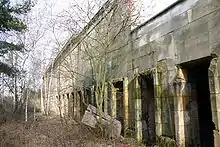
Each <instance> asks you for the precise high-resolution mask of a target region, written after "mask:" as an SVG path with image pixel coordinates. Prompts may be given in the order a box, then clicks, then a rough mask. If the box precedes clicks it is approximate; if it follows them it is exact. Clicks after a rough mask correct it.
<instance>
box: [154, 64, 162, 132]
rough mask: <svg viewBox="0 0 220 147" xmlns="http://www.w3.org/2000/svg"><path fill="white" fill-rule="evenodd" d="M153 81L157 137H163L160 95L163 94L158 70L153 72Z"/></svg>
mask: <svg viewBox="0 0 220 147" xmlns="http://www.w3.org/2000/svg"><path fill="white" fill-rule="evenodd" d="M153 79H154V90H155V92H154V96H155V123H156V125H155V126H156V135H157V136H161V135H162V119H161V113H162V112H161V111H162V109H161V99H160V94H161V92H162V89H161V86H160V85H159V77H158V71H157V68H155V69H154V70H153Z"/></svg>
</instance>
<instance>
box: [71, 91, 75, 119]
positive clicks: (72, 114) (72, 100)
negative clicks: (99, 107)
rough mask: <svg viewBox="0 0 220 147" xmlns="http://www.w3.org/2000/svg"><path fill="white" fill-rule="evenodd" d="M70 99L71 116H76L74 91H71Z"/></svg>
mask: <svg viewBox="0 0 220 147" xmlns="http://www.w3.org/2000/svg"><path fill="white" fill-rule="evenodd" d="M70 99H71V103H70V105H71V116H72V117H74V100H75V98H74V92H71V96H70Z"/></svg>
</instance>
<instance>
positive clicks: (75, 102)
mask: <svg viewBox="0 0 220 147" xmlns="http://www.w3.org/2000/svg"><path fill="white" fill-rule="evenodd" d="M73 93H74V108H73V109H74V117H76V118H77V116H78V108H77V105H78V101H77V91H76V90H74V92H73Z"/></svg>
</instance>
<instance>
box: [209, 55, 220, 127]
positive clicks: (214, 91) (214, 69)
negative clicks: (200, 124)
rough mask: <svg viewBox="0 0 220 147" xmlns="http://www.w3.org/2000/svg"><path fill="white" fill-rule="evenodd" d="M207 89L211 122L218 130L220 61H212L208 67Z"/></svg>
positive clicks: (215, 59) (219, 123) (219, 115)
mask: <svg viewBox="0 0 220 147" xmlns="http://www.w3.org/2000/svg"><path fill="white" fill-rule="evenodd" d="M209 89H210V100H211V107H212V121H213V122H214V124H215V127H216V130H218V131H219V129H220V59H219V58H214V59H212V61H211V63H210V67H209Z"/></svg>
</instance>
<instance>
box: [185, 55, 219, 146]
mask: <svg viewBox="0 0 220 147" xmlns="http://www.w3.org/2000/svg"><path fill="white" fill-rule="evenodd" d="M210 61H211V58H209V57H207V58H202V59H199V60H195V61H193V62H188V63H186V64H182V68H183V69H186V71H187V75H188V82H189V84H190V87H191V98H190V100H189V105H188V107H186V109H188V110H187V111H188V112H189V118H190V127H188V130H187V131H186V135H188V137H189V142H190V143H189V144H190V145H191V146H195V145H198V144H195V142H196V140H198V139H199V138H200V146H201V147H213V146H214V137H213V130H214V128H215V125H214V123H213V122H212V112H211V102H210V91H209V79H208V68H209V65H210ZM193 103H195V104H196V105H193ZM193 106H194V107H196V106H197V114H196V111H193V109H195V108H194V107H193ZM196 117H197V118H196ZM186 118H187V117H186ZM195 120H197V122H198V126H199V127H198V135H195V132H196V130H195V129H196V128H195V126H196V125H195V122H193V121H195Z"/></svg>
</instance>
